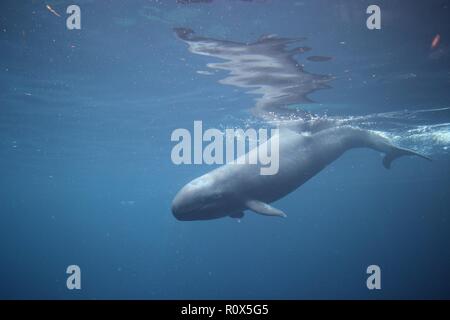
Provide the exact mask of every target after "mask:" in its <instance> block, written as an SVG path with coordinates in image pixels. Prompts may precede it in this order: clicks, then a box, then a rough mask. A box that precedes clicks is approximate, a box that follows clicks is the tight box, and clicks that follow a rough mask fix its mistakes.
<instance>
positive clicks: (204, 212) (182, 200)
mask: <svg viewBox="0 0 450 320" xmlns="http://www.w3.org/2000/svg"><path fill="white" fill-rule="evenodd" d="M227 207H228V205H227V196H226V194H224V193H223V192H222V190H221V188H217V187H216V183H215V180H214V177H212V176H210V175H208V174H207V175H204V176H201V177H199V178H197V179H195V180H192V181H191V182H189V183H188V184H186V185H185V186H184V187H183V188H181V190H180V191H179V192H178V193H177V195H176V196H175V198H174V199H173V201H172V213H173V215H174V216H175V218H177V219H178V220H182V221H189V220H210V219H216V218H220V217H223V216H225V215H226V211H227V209H228V208H227Z"/></svg>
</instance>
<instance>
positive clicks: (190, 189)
mask: <svg viewBox="0 0 450 320" xmlns="http://www.w3.org/2000/svg"><path fill="white" fill-rule="evenodd" d="M278 134H279V137H278V138H279V171H278V173H277V174H275V175H261V174H260V168H259V167H260V165H259V164H238V163H237V160H235V161H232V162H230V163H227V164H225V165H223V166H221V167H219V168H217V169H215V170H212V171H211V172H209V173H207V174H205V175H203V176H201V177H199V178H197V179H194V180H192V181H191V182H189V183H188V184H186V185H185V186H184V187H183V188H182V189H181V190H180V191H179V192H178V194H177V195H176V196H175V198H174V199H173V202H172V213H173V215H174V216H175V217H176V218H177V219H178V220H210V219H217V218H221V217H226V216H230V217H233V218H241V217H243V215H244V210H247V209H249V210H252V211H254V212H256V213H259V214H262V215H268V216H278V217H286V214H285V213H284V212H283V211H281V210H279V209H276V208H274V207H272V206H271V205H270V204H269V203H271V202H273V201H275V200H278V199H280V198H282V197H284V196H285V195H287V194H288V193H290V192H292V191H294V190H295V189H297V188H298V187H299V186H301V185H302V184H304V183H305V182H306V181H308V180H309V179H311V178H312V177H314V176H315V175H316V174H317V173H319V172H320V171H321V170H322V169H324V168H325V167H326V166H327V165H329V164H330V163H332V162H333V161H334V160H336V159H337V158H339V157H340V156H341V155H342V154H343V153H344V152H345V151H347V150H350V149H353V148H370V149H373V150H376V151H379V152H382V153H384V154H385V156H384V158H383V165H384V167H385V168H387V169H389V168H390V166H391V163H392V161H393V160H395V159H396V158H398V157H401V156H408V155H415V156H419V157H421V158H425V159H427V160H430V159H429V158H428V157H426V156H424V155H421V154H419V153H417V152H415V151H413V150H409V149H405V148H400V147H397V146H394V145H393V144H392V143H391V141H389V139H387V138H385V137H384V136H382V135H380V134H378V133H376V132H373V131H369V130H363V129H360V128H356V127H352V126H338V127H332V128H328V129H324V130H320V131H318V132H313V133H306V134H305V133H303V134H302V133H298V132H295V131H293V130H291V129H288V128H281V129H280V130H279V133H278ZM271 139H274V137H272V138H271ZM265 143H270V139H269V140H268V141H266V142H265ZM263 145H264V144H261V145H260V146H259V147H256V148H254V149H252V150H250V151H249V152H248V155H247V156H250V155H249V154H250V153H252V152H253V153H254V152H257V148H260V147H262V146H263ZM266 147H267V146H266ZM244 156H245V155H244Z"/></svg>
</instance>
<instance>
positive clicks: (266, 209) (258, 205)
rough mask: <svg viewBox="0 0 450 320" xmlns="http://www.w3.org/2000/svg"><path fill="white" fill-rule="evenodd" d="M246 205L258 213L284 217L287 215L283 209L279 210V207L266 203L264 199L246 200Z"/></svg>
mask: <svg viewBox="0 0 450 320" xmlns="http://www.w3.org/2000/svg"><path fill="white" fill-rule="evenodd" d="M245 205H246V206H247V208H249V209H250V210H252V211H254V212H256V213H259V214H262V215H265V216H276V217H283V218H286V217H287V216H286V214H285V213H284V212H283V211H281V210H278V209H276V208H274V207H272V206H271V205H268V204H267V203H264V202H262V201H258V200H248V201H247V202H245Z"/></svg>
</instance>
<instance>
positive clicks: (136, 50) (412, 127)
mask: <svg viewBox="0 0 450 320" xmlns="http://www.w3.org/2000/svg"><path fill="white" fill-rule="evenodd" d="M187 2H189V1H187ZM71 4H77V5H79V7H80V9H81V19H82V20H81V21H82V27H81V30H68V29H67V28H66V21H65V20H66V18H67V16H68V15H67V14H66V13H65V12H66V8H67V6H69V5H71ZM370 4H372V3H371V1H333V2H331V1H322V0H319V1H306V0H304V1H298V0H297V1H296V0H294V1H274V0H272V1H269V0H267V1H262V0H260V1H256V0H255V1H238V0H235V1H233V0H230V1H226V0H222V1H219V0H217V1H211V2H208V3H191V4H186V3H177V1H175V0H173V1H169V0H168V1H143V0H142V1H141V0H138V1H120V2H119V1H89V0H78V1H76V3H75V2H72V1H65V0H60V1H55V0H54V1H46V2H43V1H9V0H7V1H2V3H1V4H0V176H1V178H0V192H1V198H0V217H1V223H0V239H1V241H0V255H1V259H0V298H3V299H25V298H32V299H49V298H57V299H230V298H231V299H311V298H321V299H335V298H339V299H375V298H387V299H391V298H401V299H417V298H426V299H429V298H446V299H448V298H450V273H449V270H450V236H449V228H450V216H449V215H450V188H449V183H450V166H449V164H450V154H449V149H448V148H449V147H450V109H448V108H450V90H449V87H450V48H449V45H450V44H449V37H450V33H449V30H450V28H449V14H450V11H449V10H450V3H449V1H426V2H425V1H423V2H414V3H412V2H411V1H378V5H379V6H380V8H381V10H382V11H381V12H382V28H381V30H368V29H367V27H366V19H367V17H368V15H367V14H366V8H367V6H368V5H370ZM46 5H49V6H50V8H51V9H52V10H53V11H54V12H51V11H50V10H49V9H48V8H47V7H46ZM55 13H56V14H55ZM58 15H59V16H58ZM174 27H185V28H190V29H193V30H195V32H196V33H197V34H199V35H202V36H206V37H212V38H216V39H223V40H230V41H238V42H252V41H255V40H256V39H258V38H259V37H260V36H261V35H267V34H277V35H279V36H282V37H307V40H305V41H304V43H305V45H307V46H309V47H311V48H312V51H311V52H312V53H313V54H316V55H325V56H330V57H332V59H331V60H330V61H325V62H313V61H308V60H302V61H301V63H302V64H304V68H305V70H307V71H308V72H314V73H319V74H330V75H332V76H333V78H334V80H333V81H331V82H330V83H329V84H330V86H331V88H330V89H327V90H318V91H316V92H314V93H312V94H310V98H311V99H313V100H314V101H316V103H311V104H308V105H305V106H304V107H305V108H308V109H309V110H311V111H313V112H316V113H317V114H319V115H321V116H324V115H327V116H336V117H343V118H348V117H361V118H362V119H363V121H362V122H363V123H364V125H365V126H367V127H370V128H371V129H374V130H377V131H379V132H383V133H384V134H385V135H387V136H389V137H390V138H392V139H393V140H394V141H395V142H396V143H398V144H399V145H402V146H404V147H409V148H413V149H416V150H419V151H421V152H424V153H426V154H427V155H428V156H430V157H431V158H432V159H433V161H432V162H427V161H423V160H421V159H418V158H412V157H411V158H410V157H408V158H402V159H399V160H398V161H397V162H396V163H394V165H393V168H392V169H391V170H386V169H385V168H383V166H382V165H381V159H382V158H381V155H379V154H378V153H376V152H374V151H372V150H365V149H364V150H352V151H349V152H347V153H346V154H345V155H344V156H342V157H341V158H340V159H339V160H337V161H336V162H334V163H332V164H331V165H330V166H329V167H327V168H326V169H325V170H324V171H323V172H321V173H320V174H319V175H317V176H316V177H314V178H313V179H312V180H311V181H309V182H308V183H306V184H305V185H304V186H302V187H301V188H299V189H298V190H296V191H295V192H293V193H291V194H289V195H288V196H286V197H285V198H283V199H281V200H279V201H277V202H275V203H274V206H276V207H278V208H281V209H283V211H285V212H286V213H287V214H288V218H286V219H276V218H270V217H263V216H260V215H257V214H252V213H248V214H246V215H245V217H244V218H243V219H241V220H237V219H231V218H226V219H218V220H211V221H200V222H195V221H194V222H181V221H177V220H176V219H175V218H174V217H173V215H172V213H171V211H170V204H171V201H172V199H173V197H174V195H175V194H176V192H177V191H178V190H179V189H180V188H181V187H182V186H183V185H184V184H186V183H187V182H188V181H190V180H192V179H193V178H195V177H198V176H199V175H201V174H203V173H206V172H208V171H209V170H211V169H212V167H211V166H208V165H191V166H189V165H184V166H183V165H181V166H177V165H174V164H173V163H172V161H171V158H170V154H171V149H172V147H173V145H174V144H173V142H171V141H170V135H171V133H172V131H173V130H174V129H176V128H188V129H190V128H192V126H193V121H194V120H202V121H203V123H204V126H205V127H206V126H207V127H217V128H226V127H243V126H245V125H246V124H248V122H249V121H255V120H254V118H253V116H252V114H251V113H250V112H249V109H250V108H251V107H252V106H253V105H254V98H255V96H254V95H251V94H247V93H246V90H244V89H242V88H237V87H233V86H226V85H222V84H220V83H219V82H218V81H219V80H221V79H223V78H224V77H225V76H226V72H209V71H211V70H209V69H208V67H207V66H206V65H207V64H208V63H211V62H217V61H218V60H217V59H216V58H212V57H208V56H200V55H195V54H193V53H191V52H189V51H188V48H187V45H186V44H185V43H183V42H182V41H180V40H179V39H177V37H176V36H175V35H174V32H173V28H174ZM436 35H439V36H440V41H439V43H438V44H437V46H433V48H431V43H432V41H433V39H435V37H436ZM298 59H299V61H300V59H302V57H298ZM208 70H209V71H208ZM197 71H201V72H200V73H198V72H197ZM205 71H208V72H205ZM72 264H76V265H79V266H80V268H81V270H82V289H81V290H68V289H67V287H66V279H67V277H68V275H67V274H66V268H67V266H69V265H72ZM372 264H376V265H379V266H380V268H381V270H382V289H381V290H368V289H367V287H366V279H367V277H368V275H367V274H366V268H367V266H369V265H372Z"/></svg>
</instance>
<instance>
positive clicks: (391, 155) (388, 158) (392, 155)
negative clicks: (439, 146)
mask: <svg viewBox="0 0 450 320" xmlns="http://www.w3.org/2000/svg"><path fill="white" fill-rule="evenodd" d="M389 149H390V150H389V151H387V152H386V155H385V156H384V158H383V166H384V167H385V168H386V169H390V168H391V163H392V161H394V160H395V159H397V158H399V157H402V156H418V157H421V158H423V159H426V160H428V161H431V158H429V157H427V156H425V155H423V154H420V153H418V152H416V151H413V150H410V149H406V148H400V147H396V146H393V145H390V148H389Z"/></svg>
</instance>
